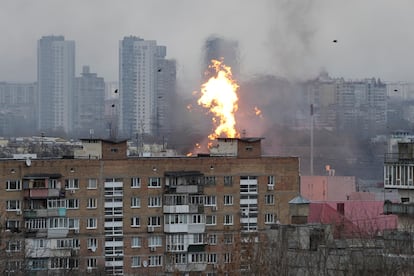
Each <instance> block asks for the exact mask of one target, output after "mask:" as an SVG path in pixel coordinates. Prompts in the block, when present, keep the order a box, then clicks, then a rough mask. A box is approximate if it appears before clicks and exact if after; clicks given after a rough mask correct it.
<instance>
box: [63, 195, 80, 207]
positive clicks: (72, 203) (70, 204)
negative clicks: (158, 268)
mask: <svg viewBox="0 0 414 276" xmlns="http://www.w3.org/2000/svg"><path fill="white" fill-rule="evenodd" d="M66 208H68V209H79V199H77V198H71V199H67V201H66Z"/></svg>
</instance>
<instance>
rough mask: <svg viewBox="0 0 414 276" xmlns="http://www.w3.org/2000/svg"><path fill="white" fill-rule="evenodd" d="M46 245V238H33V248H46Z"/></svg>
mask: <svg viewBox="0 0 414 276" xmlns="http://www.w3.org/2000/svg"><path fill="white" fill-rule="evenodd" d="M45 247H46V240H43V239H35V240H33V248H35V249H39V248H45Z"/></svg>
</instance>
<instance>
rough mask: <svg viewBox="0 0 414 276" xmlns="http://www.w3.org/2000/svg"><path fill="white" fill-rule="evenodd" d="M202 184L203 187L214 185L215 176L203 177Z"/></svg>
mask: <svg viewBox="0 0 414 276" xmlns="http://www.w3.org/2000/svg"><path fill="white" fill-rule="evenodd" d="M204 184H205V185H216V177H215V176H205V177H204Z"/></svg>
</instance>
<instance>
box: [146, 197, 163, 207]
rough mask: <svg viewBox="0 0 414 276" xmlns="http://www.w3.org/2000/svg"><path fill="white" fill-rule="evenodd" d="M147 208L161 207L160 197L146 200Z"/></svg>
mask: <svg viewBox="0 0 414 276" xmlns="http://www.w3.org/2000/svg"><path fill="white" fill-rule="evenodd" d="M148 207H162V200H161V197H160V196H150V197H149V198H148Z"/></svg>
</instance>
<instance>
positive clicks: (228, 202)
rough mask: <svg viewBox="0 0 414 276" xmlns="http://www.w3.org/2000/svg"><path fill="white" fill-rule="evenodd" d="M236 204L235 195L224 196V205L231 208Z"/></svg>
mask: <svg viewBox="0 0 414 276" xmlns="http://www.w3.org/2000/svg"><path fill="white" fill-rule="evenodd" d="M233 204H234V197H233V195H224V205H225V206H230V205H233Z"/></svg>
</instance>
